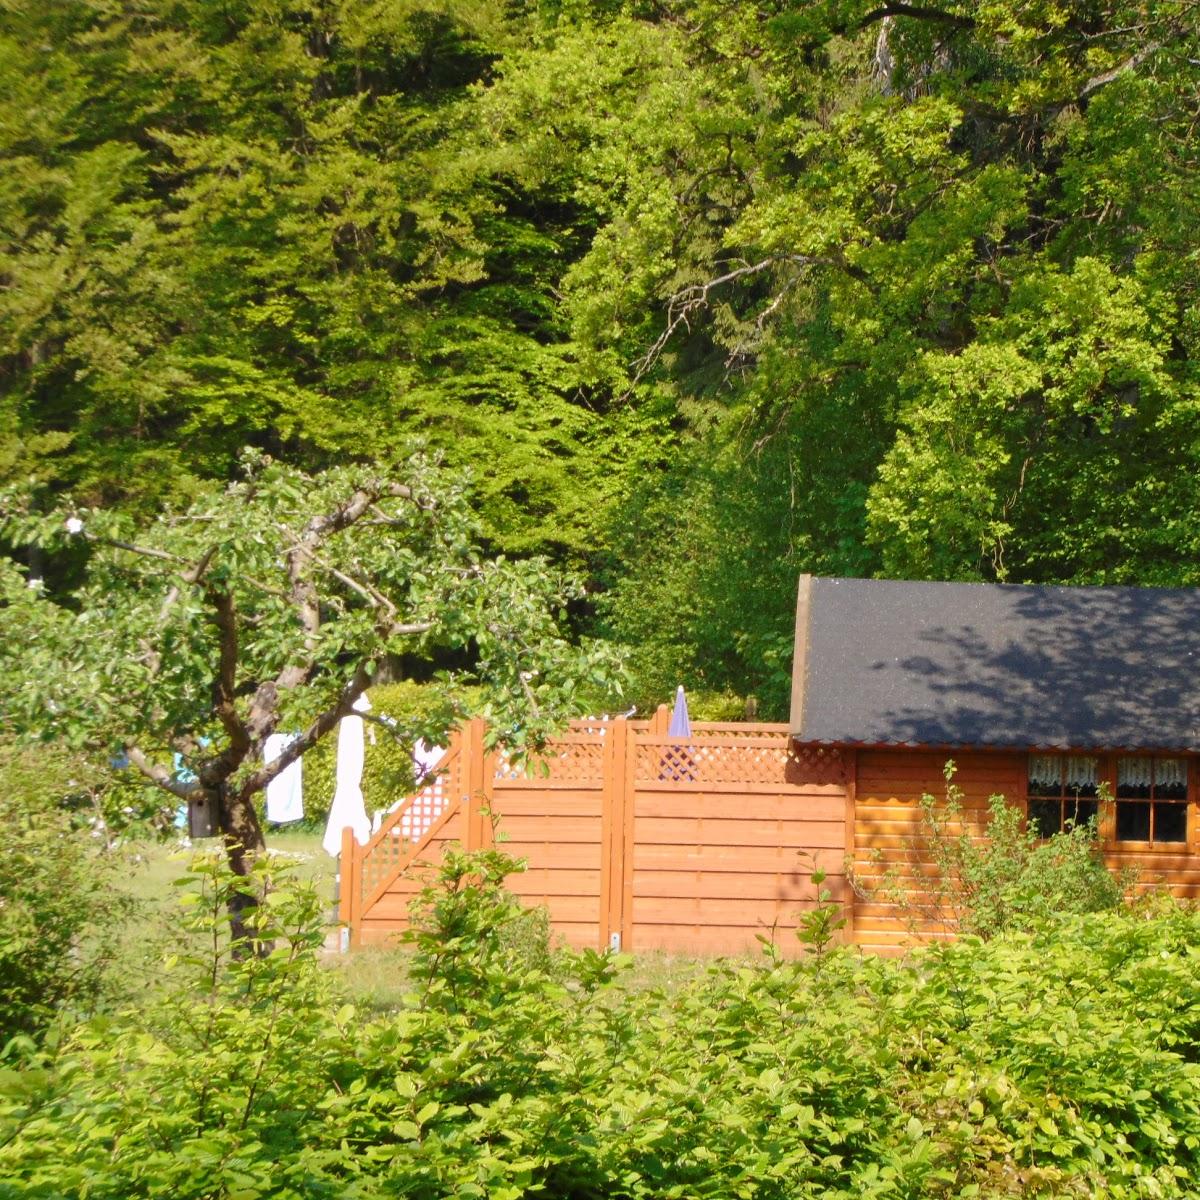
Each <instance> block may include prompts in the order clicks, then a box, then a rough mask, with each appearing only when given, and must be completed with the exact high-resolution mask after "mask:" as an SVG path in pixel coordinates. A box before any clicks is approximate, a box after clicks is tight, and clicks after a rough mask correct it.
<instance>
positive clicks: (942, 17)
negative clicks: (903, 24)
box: [838, 4, 976, 33]
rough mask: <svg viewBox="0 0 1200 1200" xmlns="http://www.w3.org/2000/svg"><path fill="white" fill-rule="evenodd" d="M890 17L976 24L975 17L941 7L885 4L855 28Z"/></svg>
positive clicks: (967, 26)
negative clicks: (951, 11)
mask: <svg viewBox="0 0 1200 1200" xmlns="http://www.w3.org/2000/svg"><path fill="white" fill-rule="evenodd" d="M889 17H912V18H913V19H914V20H916V21H936V22H938V23H939V24H942V25H953V26H954V27H955V28H957V29H974V28H975V24H976V22H975V19H974V17H964V16H960V15H959V14H958V13H948V12H943V11H942V10H941V9H940V8H923V7H922V6H920V5H917V4H885V5H884V6H883V7H882V8H877V9H875V10H874V11H873V12H869V13H867V15H866V16H865V17H863V18H862V20H860V21H858V22H857V23H856V24H855V25H854V28H855V29H866V28H867V26H868V25H874V24H876V23H877V22H879V21H886V20H887V19H888V18H889ZM838 32H842V33H844V32H846V29H845V28H843V29H841V30H839V31H838Z"/></svg>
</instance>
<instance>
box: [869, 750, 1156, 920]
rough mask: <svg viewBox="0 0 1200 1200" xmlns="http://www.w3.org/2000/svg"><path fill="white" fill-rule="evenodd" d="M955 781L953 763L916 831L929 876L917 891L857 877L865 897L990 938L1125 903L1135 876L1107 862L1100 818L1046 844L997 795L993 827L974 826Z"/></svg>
mask: <svg viewBox="0 0 1200 1200" xmlns="http://www.w3.org/2000/svg"><path fill="white" fill-rule="evenodd" d="M954 775H955V764H954V761H953V760H950V761H948V762H947V763H946V767H945V776H946V791H945V795H944V796H940V797H937V796H933V795H932V794H930V793H928V792H926V793H925V794H924V795H923V796H922V797H921V802H920V821H919V830H918V833H917V834H916V836H915V837H913V838H912V839H911V842H910V844H909V846H908V847H907V852H908V855H909V857H910V859H911V860H912V861H913V863H920V864H924V865H928V866H931V867H932V868H933V871H932V873H922V875H921V878H920V887H919V888H914V887H912V886H911V885H910V884H908V882H907V881H906V880H905V879H904V877H903V876H902V874H901V873H900V872H899V871H898V870H897V869H895V868H892V869H890V870H889V871H887V872H886V873H885V874H884V875H883V877H882V878H881V880H880V881H879V883H877V884H875V883H872V882H871V881H870V880H868V879H864V878H862V877H858V878H856V879H855V880H854V884H855V887H856V888H857V889H858V891H859V892H860V893H862V894H863V895H865V896H868V897H877V898H878V899H881V900H883V901H885V902H887V903H892V904H896V905H897V906H898V907H899V909H900V910H901V911H902V912H903V913H904V914H905V916H906V917H907V918H908V919H909V920H910V922H912V923H913V924H914V925H915V924H917V923H920V922H925V923H928V922H931V921H932V922H941V923H943V924H944V925H945V926H946V927H947V928H948V929H949V930H951V931H953V932H962V933H971V934H977V935H978V936H980V937H985V938H987V937H994V936H995V935H997V934H999V933H1003V932H1005V931H1007V930H1012V929H1026V930H1027V929H1032V928H1034V927H1036V926H1038V925H1040V924H1042V923H1044V922H1046V921H1049V920H1054V919H1057V918H1058V917H1061V916H1063V915H1065V914H1073V913H1091V912H1104V911H1111V910H1113V909H1116V908H1118V907H1119V906H1120V905H1121V904H1122V902H1123V901H1124V898H1125V896H1126V895H1127V894H1128V893H1129V891H1130V889H1131V887H1132V885H1133V882H1134V874H1133V873H1132V872H1131V871H1128V870H1124V871H1116V872H1114V871H1110V870H1109V869H1108V868H1107V867H1106V866H1105V863H1104V860H1103V858H1102V857H1101V855H1100V851H1099V845H1098V840H1097V830H1096V824H1095V821H1091V822H1086V823H1083V824H1078V823H1075V824H1070V825H1068V827H1067V828H1066V829H1064V830H1063V831H1062V832H1060V833H1056V834H1054V835H1053V836H1052V837H1050V838H1045V839H1043V838H1040V837H1039V836H1038V833H1037V831H1036V830H1035V829H1033V828H1031V827H1030V826H1028V825H1027V823H1026V821H1025V814H1024V813H1023V812H1022V811H1021V809H1020V808H1018V807H1017V806H1016V805H1013V804H1009V803H1008V801H1007V800H1006V799H1005V798H1004V797H1003V796H999V795H997V796H992V797H990V799H989V800H988V808H987V818H986V821H985V822H984V823H982V824H980V825H979V826H978V827H971V824H972V823H971V822H968V821H965V816H964V814H965V807H964V796H963V792H962V789H961V788H960V787H959V786H958V785H957V784H956V783H955V782H954ZM1101 799H1102V800H1103V799H1104V796H1103V795H1102V796H1101Z"/></svg>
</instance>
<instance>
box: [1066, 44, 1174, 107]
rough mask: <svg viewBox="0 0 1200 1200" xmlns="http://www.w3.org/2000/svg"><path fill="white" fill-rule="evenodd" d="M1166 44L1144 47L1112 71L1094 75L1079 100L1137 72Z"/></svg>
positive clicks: (1085, 85)
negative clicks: (1126, 75) (1115, 80)
mask: <svg viewBox="0 0 1200 1200" xmlns="http://www.w3.org/2000/svg"><path fill="white" fill-rule="evenodd" d="M1165 45H1166V42H1152V43H1151V44H1150V45H1149V46H1144V47H1143V48H1142V49H1141V50H1139V51H1137V53H1135V54H1131V55H1130V56H1129V57H1128V58H1127V59H1126V60H1125V61H1124V62H1123V63H1118V64H1117V65H1116V66H1115V67H1113V68H1112V70H1110V71H1105V72H1103V73H1102V74H1100V75H1094V76H1093V77H1092V78H1091V79H1089V80H1088V81H1087V83H1085V84H1084V85H1083V87H1082V88H1081V89H1080V92H1079V95H1078V97H1077V100H1086V99H1087V98H1088V97H1089V96H1090V95H1091V94H1092V93H1093V92H1097V91H1099V90H1100V89H1101V88H1102V87H1104V86H1105V85H1106V84H1109V83H1112V82H1113V80H1114V79H1119V78H1120V77H1121V76H1122V75H1125V74H1128V73H1129V72H1130V71H1136V70H1137V69H1138V67H1140V66H1141V65H1142V63H1144V62H1145V61H1146V59H1148V58H1151V57H1152V56H1153V55H1155V54H1157V53H1158V52H1159V51H1160V50H1161V49H1162V48H1163V46H1165Z"/></svg>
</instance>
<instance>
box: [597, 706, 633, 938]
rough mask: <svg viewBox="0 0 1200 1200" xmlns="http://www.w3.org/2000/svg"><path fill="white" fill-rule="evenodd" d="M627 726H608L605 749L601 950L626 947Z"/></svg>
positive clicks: (618, 721) (620, 720)
mask: <svg viewBox="0 0 1200 1200" xmlns="http://www.w3.org/2000/svg"><path fill="white" fill-rule="evenodd" d="M629 744H630V741H629V725H628V723H627V722H626V720H625V718H624V717H617V718H615V719H614V720H613V721H611V722H610V723H609V726H608V730H607V733H606V736H605V746H604V786H603V790H602V791H601V794H600V949H601V950H607V949H609V947H611V946H612V945H613V934H617V935H618V936H619V937H620V940H621V949H623V950H624V949H627V947H626V946H625V930H624V921H623V917H624V908H625V809H626V806H627V803H628V789H627V788H626V778H627V773H626V764H625V760H626V757H627V755H628V753H629Z"/></svg>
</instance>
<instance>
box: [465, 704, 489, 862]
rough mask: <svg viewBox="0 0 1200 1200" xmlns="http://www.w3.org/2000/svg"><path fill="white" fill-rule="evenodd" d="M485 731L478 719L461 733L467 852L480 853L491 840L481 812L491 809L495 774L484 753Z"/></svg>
mask: <svg viewBox="0 0 1200 1200" xmlns="http://www.w3.org/2000/svg"><path fill="white" fill-rule="evenodd" d="M486 730H487V724H486V722H485V721H484V720H483V718H482V717H472V718H471V720H470V721H468V722H467V724H466V726H465V727H464V729H463V742H462V751H461V753H462V767H463V776H462V778H463V803H462V809H463V832H462V844H463V849H464V850H466V851H468V852H470V851H473V850H482V849H483V848H484V847H485V846H488V845H490V844H491V840H492V839H491V832H492V827H491V822H490V820H489V818H488V815H487V813H485V812H484V809H486V808H490V807H491V802H492V796H493V793H494V791H495V774H496V772H495V765H494V760H493V758H492V756H491V755H489V754H486V753H485V752H484V747H483V738H484V734H485V732H486ZM489 776H490V778H489Z"/></svg>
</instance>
